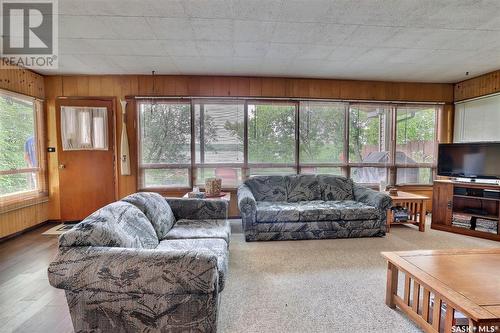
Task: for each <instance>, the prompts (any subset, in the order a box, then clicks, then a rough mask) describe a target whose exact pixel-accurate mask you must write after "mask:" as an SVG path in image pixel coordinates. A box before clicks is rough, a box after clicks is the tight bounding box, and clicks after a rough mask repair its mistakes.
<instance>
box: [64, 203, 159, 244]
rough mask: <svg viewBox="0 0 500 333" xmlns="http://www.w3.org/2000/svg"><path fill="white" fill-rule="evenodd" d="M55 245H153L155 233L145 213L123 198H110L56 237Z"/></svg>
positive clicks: (155, 238) (155, 240)
mask: <svg viewBox="0 0 500 333" xmlns="http://www.w3.org/2000/svg"><path fill="white" fill-rule="evenodd" d="M59 246H108V247H131V248H146V249H154V248H156V246H158V237H157V236H156V232H155V230H154V229H153V226H152V225H151V223H150V222H149V220H148V218H147V217H146V215H144V213H143V212H141V211H140V210H139V209H138V208H137V207H136V206H134V205H132V204H129V203H127V202H121V201H118V202H114V203H112V204H109V205H107V206H105V207H103V208H101V209H99V210H98V211H96V212H94V213H93V214H91V215H90V216H88V217H87V218H86V219H85V220H83V221H82V222H80V223H78V224H77V225H76V226H75V227H73V228H72V229H71V230H69V231H67V232H65V233H64V234H62V235H61V236H60V237H59Z"/></svg>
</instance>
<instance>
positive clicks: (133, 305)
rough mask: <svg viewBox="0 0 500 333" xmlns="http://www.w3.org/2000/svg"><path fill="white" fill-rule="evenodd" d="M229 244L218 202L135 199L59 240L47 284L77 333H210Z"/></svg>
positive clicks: (214, 325)
mask: <svg viewBox="0 0 500 333" xmlns="http://www.w3.org/2000/svg"><path fill="white" fill-rule="evenodd" d="M229 237H230V227H229V223H228V221H227V203H226V202H224V201H223V200H211V201H209V200H200V199H174V198H168V199H165V198H163V197H161V196H160V195H158V194H156V193H136V194H133V195H130V196H128V197H126V198H124V199H122V200H121V201H118V202H114V203H112V204H109V205H107V206H105V207H104V208H102V209H99V210H98V211H96V212H95V213H93V214H92V215H90V216H89V217H87V218H86V219H85V220H83V221H82V222H80V223H79V224H77V225H76V226H75V227H74V228H73V229H71V230H69V231H67V232H66V233H64V234H63V235H61V236H60V238H59V253H58V255H57V257H56V258H55V260H54V261H53V262H52V263H51V264H50V266H49V268H48V275H49V282H50V284H51V285H52V286H54V287H56V288H60V289H64V290H65V292H66V298H67V301H68V306H69V310H70V313H71V318H72V321H73V326H74V330H75V332H159V331H161V332H215V331H216V329H217V313H218V307H219V293H220V292H221V291H222V290H223V289H224V282H225V278H226V275H227V270H228V255H229V253H228V246H229Z"/></svg>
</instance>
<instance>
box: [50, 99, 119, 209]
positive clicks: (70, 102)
mask: <svg viewBox="0 0 500 333" xmlns="http://www.w3.org/2000/svg"><path fill="white" fill-rule="evenodd" d="M85 102H88V103H91V104H99V102H102V103H103V104H104V103H106V104H108V103H111V110H110V111H111V116H110V117H109V118H108V119H109V120H111V130H112V132H111V137H112V144H113V147H112V150H113V184H114V200H115V201H116V200H118V192H119V187H118V174H119V173H118V172H119V170H118V163H117V160H118V147H117V139H116V110H117V100H116V97H99V96H90V97H89V96H70V97H67V96H58V97H56V114H55V116H56V136H57V149H58V151H57V159H58V162H59V151H61V149H62V138H61V135H60V133H61V130H60V128H61V106H81V105H79V104H84V103H85ZM91 106H98V105H91ZM105 106H106V107H107V106H108V105H105ZM58 177H59V173H58Z"/></svg>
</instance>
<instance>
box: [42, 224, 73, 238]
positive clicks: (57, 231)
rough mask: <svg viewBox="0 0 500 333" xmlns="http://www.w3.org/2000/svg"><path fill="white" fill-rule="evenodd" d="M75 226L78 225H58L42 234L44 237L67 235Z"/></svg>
mask: <svg viewBox="0 0 500 333" xmlns="http://www.w3.org/2000/svg"><path fill="white" fill-rule="evenodd" d="M75 225H76V223H64V224H58V225H56V226H55V227H52V228H50V229H49V230H47V231H45V232H44V233H42V235H48V236H53V235H60V234H63V233H65V232H66V231H68V230H71V228H73V227H74V226H75Z"/></svg>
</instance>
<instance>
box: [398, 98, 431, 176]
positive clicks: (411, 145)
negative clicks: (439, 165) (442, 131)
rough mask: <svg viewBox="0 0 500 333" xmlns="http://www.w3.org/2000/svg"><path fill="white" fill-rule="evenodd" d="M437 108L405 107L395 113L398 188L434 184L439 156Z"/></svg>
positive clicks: (429, 106)
mask: <svg viewBox="0 0 500 333" xmlns="http://www.w3.org/2000/svg"><path fill="white" fill-rule="evenodd" d="M436 115H437V112H436V107H435V106H432V105H428V106H402V107H398V108H397V110H396V157H395V159H396V161H395V164H396V167H397V183H398V184H430V183H432V167H433V166H434V164H435V153H436V148H437V147H436V140H437V138H436V123H437V121H436Z"/></svg>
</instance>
